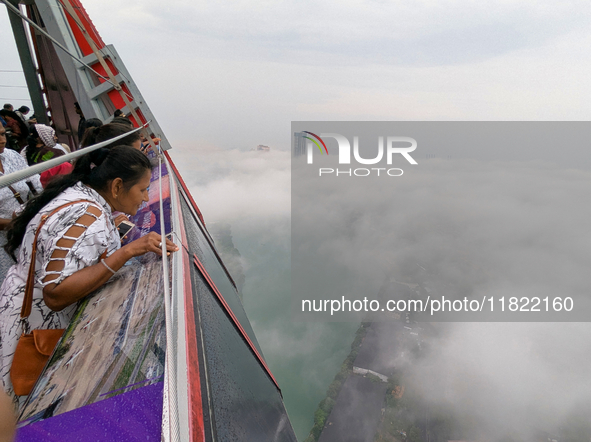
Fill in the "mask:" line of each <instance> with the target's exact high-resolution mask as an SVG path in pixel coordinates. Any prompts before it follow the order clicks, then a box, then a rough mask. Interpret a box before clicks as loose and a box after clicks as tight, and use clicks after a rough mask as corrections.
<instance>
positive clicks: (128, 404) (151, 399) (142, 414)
mask: <svg viewBox="0 0 591 442" xmlns="http://www.w3.org/2000/svg"><path fill="white" fill-rule="evenodd" d="M163 385H164V384H163V383H162V382H159V383H157V384H153V385H149V386H147V387H143V388H138V389H137V390H133V391H130V392H127V393H123V394H120V395H118V396H114V397H112V398H110V399H105V400H104V401H100V402H95V403H94V404H90V405H87V406H85V407H82V408H77V409H76V410H72V411H69V412H67V413H64V414H60V415H59V416H55V417H52V418H49V419H45V420H43V421H40V422H35V423H33V424H31V425H27V426H25V427H22V428H21V429H19V431H18V434H17V437H16V442H33V441H35V442H37V441H40V440H43V441H55V442H70V441H72V442H73V441H81V440H89V441H90V440H91V441H117V442H131V441H140V440H141V441H160V433H161V425H162V387H163Z"/></svg>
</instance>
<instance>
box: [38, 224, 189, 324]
mask: <svg viewBox="0 0 591 442" xmlns="http://www.w3.org/2000/svg"><path fill="white" fill-rule="evenodd" d="M161 238H162V237H161V236H160V235H158V234H157V233H155V232H150V233H149V234H147V235H145V236H143V237H141V238H139V239H137V240H135V241H133V242H131V243H129V244H127V245H125V246H123V247H122V248H120V249H119V250H117V251H115V252H114V253H113V254H112V255H110V256H109V257H107V258H105V263H106V264H107V265H108V266H109V267H110V268H112V269H113V270H114V271H117V270H119V269H120V268H121V267H123V265H124V264H125V263H126V262H127V261H128V260H129V259H131V258H133V257H134V256H140V255H143V254H144V253H147V252H154V253H157V254H158V255H162V249H161V248H160V246H159V244H160V241H161ZM166 250H168V254H170V253H171V252H176V251H177V250H178V247H177V246H176V245H175V244H174V243H173V242H172V241H170V240H169V239H167V240H166ZM53 263H59V261H52V262H50V264H48V266H47V269H48V270H53V269H52V268H51V266H52V264H53ZM55 265H56V264H54V266H55ZM57 265H59V264H57ZM111 276H113V274H112V273H111V271H110V270H109V269H107V267H106V266H105V265H103V264H102V263H100V262H99V263H98V264H95V265H93V266H90V267H85V268H83V269H81V270H78V271H77V272H75V273H73V274H72V275H70V276H68V277H67V278H66V279H64V280H63V281H62V282H61V283H60V284H48V285H46V286H45V287H44V288H43V300H44V301H45V304H46V305H47V307H49V308H50V309H51V310H53V311H56V312H57V311H60V310H63V309H64V308H66V307H68V306H69V305H72V304H74V303H75V302H78V301H79V300H80V299H82V298H84V297H85V296H86V295H88V294H89V293H92V292H93V291H95V290H96V289H98V288H99V287H101V286H102V285H103V284H105V283H106V282H107V281H108V280H109V279H110V278H111Z"/></svg>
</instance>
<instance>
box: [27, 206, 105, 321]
mask: <svg viewBox="0 0 591 442" xmlns="http://www.w3.org/2000/svg"><path fill="white" fill-rule="evenodd" d="M85 202H86V203H90V204H92V205H93V206H95V207H97V208H98V206H97V204H96V203H95V202H94V201H90V200H78V201H71V202H69V203H66V204H62V205H61V206H59V207H58V208H56V209H54V210H53V211H52V212H51V213H50V214H49V215H47V214H45V215H41V221H40V222H39V225H38V226H37V231H36V232H35V239H34V240H33V248H32V250H31V257H30V260H31V264H30V265H29V275H28V277H27V285H26V286H25V296H24V299H23V306H22V308H21V318H27V317H29V315H30V314H31V308H32V307H33V288H34V287H35V281H34V279H35V258H36V256H37V238H38V237H39V232H41V227H43V225H44V224H45V221H47V220H48V219H49V218H50V217H51V216H52V215H54V214H55V213H57V212H59V211H60V210H61V209H63V208H64V207H68V206H71V205H73V204H79V203H85ZM99 210H101V212H102V209H100V208H99ZM106 253H107V251H106V250H105V252H104V253H103V255H106ZM103 255H101V256H103Z"/></svg>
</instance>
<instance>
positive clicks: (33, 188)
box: [21, 181, 39, 204]
mask: <svg viewBox="0 0 591 442" xmlns="http://www.w3.org/2000/svg"><path fill="white" fill-rule="evenodd" d="M25 182H26V183H27V186H29V190H30V191H31V193H32V194H33V196H37V195H38V194H39V192H37V189H35V186H33V183H32V182H30V181H25ZM21 204H22V203H21Z"/></svg>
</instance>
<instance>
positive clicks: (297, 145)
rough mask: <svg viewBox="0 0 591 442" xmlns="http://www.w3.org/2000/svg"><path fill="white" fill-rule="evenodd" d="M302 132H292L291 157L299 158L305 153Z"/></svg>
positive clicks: (304, 141)
mask: <svg viewBox="0 0 591 442" xmlns="http://www.w3.org/2000/svg"><path fill="white" fill-rule="evenodd" d="M304 136H305V134H304V132H294V134H293V137H294V140H293V156H294V157H299V156H301V155H304V154H305V153H306V139H305V138H304Z"/></svg>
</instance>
